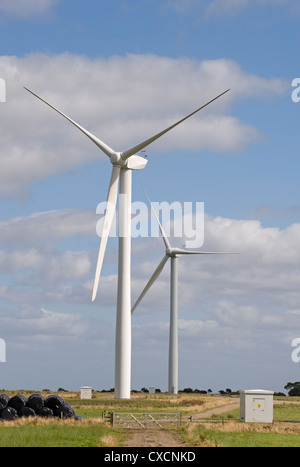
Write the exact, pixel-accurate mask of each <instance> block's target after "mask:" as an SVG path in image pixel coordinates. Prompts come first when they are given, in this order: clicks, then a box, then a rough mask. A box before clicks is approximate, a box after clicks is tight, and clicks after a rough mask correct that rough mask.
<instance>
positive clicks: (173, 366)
mask: <svg viewBox="0 0 300 467" xmlns="http://www.w3.org/2000/svg"><path fill="white" fill-rule="evenodd" d="M146 196H147V198H148V200H149V203H150V205H151V208H152V210H153V212H154V215H155V217H156V220H157V222H158V225H159V229H160V232H161V234H162V238H163V241H164V244H165V249H166V250H165V256H164V257H163V259H162V260H161V262H160V263H159V265H158V267H157V268H156V269H155V271H154V273H153V274H152V276H151V278H150V279H149V281H148V283H147V285H146V286H145V288H144V290H143V291H142V293H141V294H140V296H139V298H138V299H137V301H136V302H135V304H134V306H133V307H132V310H131V313H133V312H134V310H135V309H136V307H137V306H138V304H139V303H140V302H141V300H142V299H143V297H144V296H145V295H146V293H147V292H148V290H149V289H150V287H151V286H152V285H153V284H154V282H155V281H156V279H157V278H158V277H159V275H160V274H161V272H162V270H163V268H164V266H165V264H166V262H167V261H168V259H169V258H170V260H171V269H170V272H171V277H170V329H169V368H168V392H169V393H170V394H178V258H179V257H180V256H185V255H220V254H221V255H227V254H235V253H227V252H212V251H192V250H185V249H182V248H172V247H171V245H170V242H169V240H168V238H167V236H166V234H165V232H164V230H163V227H162V225H161V223H160V221H159V218H158V216H157V214H156V212H155V209H154V208H153V206H152V204H151V201H150V199H149V197H148V195H147V193H146Z"/></svg>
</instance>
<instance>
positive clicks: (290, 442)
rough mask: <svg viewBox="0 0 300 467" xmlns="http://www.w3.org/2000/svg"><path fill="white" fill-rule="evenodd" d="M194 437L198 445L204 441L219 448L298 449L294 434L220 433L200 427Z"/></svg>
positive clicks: (297, 439) (297, 441) (298, 440)
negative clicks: (198, 442)
mask: <svg viewBox="0 0 300 467" xmlns="http://www.w3.org/2000/svg"><path fill="white" fill-rule="evenodd" d="M194 435H195V436H196V437H198V438H199V440H200V445H201V442H202V443H203V442H205V441H206V442H209V443H210V445H212V446H219V447H220V446H223V447H300V435H299V434H295V433H272V432H271V433H261V432H253V431H242V432H237V433H236V432H222V431H219V430H217V429H207V428H205V427H204V426H200V427H197V432H196V433H194Z"/></svg>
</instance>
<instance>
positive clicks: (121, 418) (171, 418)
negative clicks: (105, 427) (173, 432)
mask: <svg viewBox="0 0 300 467" xmlns="http://www.w3.org/2000/svg"><path fill="white" fill-rule="evenodd" d="M111 422H112V426H113V427H114V428H131V429H133V428H134V429H136V428H140V429H144V430H147V429H151V428H159V429H161V430H164V429H172V428H173V429H174V428H180V425H181V416H180V413H152V414H150V413H123V412H112V414H111Z"/></svg>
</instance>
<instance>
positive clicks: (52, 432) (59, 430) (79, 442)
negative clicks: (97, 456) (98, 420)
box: [0, 422, 113, 447]
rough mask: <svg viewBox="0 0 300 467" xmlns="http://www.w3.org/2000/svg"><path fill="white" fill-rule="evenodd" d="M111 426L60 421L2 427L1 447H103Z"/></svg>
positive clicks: (0, 429) (110, 436) (110, 435)
mask: <svg viewBox="0 0 300 467" xmlns="http://www.w3.org/2000/svg"><path fill="white" fill-rule="evenodd" d="M112 432H113V430H111V429H110V428H107V427H105V426H101V425H91V426H86V425H82V424H81V423H80V422H79V424H78V425H77V426H68V425H65V424H60V423H59V422H57V423H55V424H53V425H46V426H34V425H33V424H31V423H28V424H26V425H24V426H2V427H0V447H101V446H105V445H106V443H105V442H103V440H105V439H106V437H107V436H109V439H112V438H113V436H112Z"/></svg>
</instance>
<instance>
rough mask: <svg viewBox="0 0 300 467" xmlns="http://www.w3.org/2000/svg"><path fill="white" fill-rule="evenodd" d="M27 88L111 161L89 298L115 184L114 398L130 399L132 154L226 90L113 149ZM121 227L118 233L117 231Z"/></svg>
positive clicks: (135, 165)
mask: <svg viewBox="0 0 300 467" xmlns="http://www.w3.org/2000/svg"><path fill="white" fill-rule="evenodd" d="M25 89H26V90H27V91H28V92H30V93H31V94H33V95H34V96H35V97H37V98H38V99H40V100H41V101H42V102H44V103H45V104H47V105H48V106H49V107H51V108H52V109H53V110H55V111H56V112H58V113H59V114H60V115H62V116H63V117H64V118H66V119H67V120H68V121H69V122H71V123H72V124H73V125H74V126H75V127H77V128H78V129H79V130H80V131H82V133H84V134H85V135H86V136H87V137H88V138H89V139H90V140H91V141H92V142H93V143H94V144H96V146H98V148H99V149H101V151H103V152H104V153H105V154H106V155H107V156H108V157H109V159H110V162H111V164H112V174H111V179H110V184H109V190H108V196H107V209H106V213H105V216H104V223H103V231H102V236H101V242H100V248H99V254H98V261H97V267H96V273H95V281H94V287H93V294H92V300H93V301H94V300H95V298H96V294H97V290H98V285H99V279H100V275H101V269H102V264H103V258H104V253H105V249H106V245H107V240H108V236H109V231H110V228H111V224H112V220H113V216H114V212H115V208H116V204H117V198H118V185H119V194H120V195H122V196H120V206H119V257H118V295H117V317H116V343H115V345H116V351H115V398H116V399H130V384H131V298H130V296H131V278H130V275H131V189H132V179H131V173H132V170H140V169H143V168H145V166H146V164H147V160H145V159H144V158H143V157H140V156H138V155H136V153H138V152H140V151H141V150H142V149H144V148H145V147H147V146H149V145H150V144H151V143H153V142H154V141H156V140H157V139H158V138H160V137H161V136H163V135H165V134H166V133H168V132H169V131H170V130H172V129H173V128H175V127H176V126H178V125H180V124H181V123H183V122H184V121H185V120H187V119H188V118H190V117H192V116H193V115H195V114H196V113H197V112H199V111H200V110H202V109H204V107H206V106H208V105H209V104H211V103H212V102H213V101H215V100H216V99H218V98H219V97H221V96H223V95H224V94H225V93H227V92H228V91H229V89H227V90H226V91H224V92H222V93H221V94H219V95H218V96H217V97H215V98H214V99H212V100H210V101H209V102H207V103H206V104H204V105H202V106H201V107H200V108H199V109H197V110H195V111H194V112H192V113H191V114H189V115H188V116H187V117H184V118H183V119H181V120H179V121H178V122H176V123H174V125H171V126H170V127H168V128H166V129H165V130H163V131H161V132H160V133H157V134H156V135H154V136H152V137H151V138H149V139H147V140H145V141H143V142H142V143H139V144H137V145H136V146H134V147H132V148H130V149H128V150H126V151H124V152H117V151H115V150H113V149H112V148H110V147H109V146H108V145H107V144H105V143H104V142H103V141H101V140H100V139H99V138H97V137H96V136H95V135H93V134H92V133H90V132H89V131H88V130H86V129H85V128H83V127H82V126H81V125H79V124H78V123H76V122H75V121H74V120H72V119H71V118H69V117H68V116H67V115H65V114H64V113H62V112H61V111H60V110H58V109H57V108H56V107H54V106H53V105H51V104H49V103H48V102H47V101H45V100H44V99H42V98H41V97H39V96H38V95H37V94H35V93H34V92H32V91H30V90H29V89H28V88H25ZM120 231H121V235H120Z"/></svg>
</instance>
